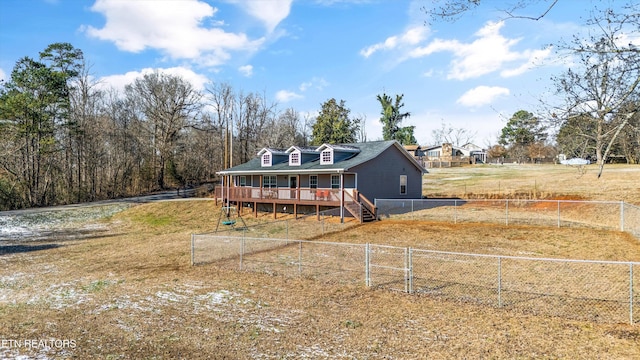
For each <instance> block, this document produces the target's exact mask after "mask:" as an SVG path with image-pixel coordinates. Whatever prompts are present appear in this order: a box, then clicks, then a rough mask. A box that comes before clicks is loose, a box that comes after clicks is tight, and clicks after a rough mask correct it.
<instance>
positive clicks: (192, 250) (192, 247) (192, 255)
mask: <svg viewBox="0 0 640 360" xmlns="http://www.w3.org/2000/svg"><path fill="white" fill-rule="evenodd" d="M194 253H195V235H194V234H191V266H193V265H194V264H195V254H194Z"/></svg>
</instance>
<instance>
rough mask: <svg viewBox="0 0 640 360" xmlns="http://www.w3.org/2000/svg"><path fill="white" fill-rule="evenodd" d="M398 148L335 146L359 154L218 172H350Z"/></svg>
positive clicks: (250, 163) (384, 145) (378, 144)
mask: <svg viewBox="0 0 640 360" xmlns="http://www.w3.org/2000/svg"><path fill="white" fill-rule="evenodd" d="M394 145H395V146H397V147H398V148H399V149H400V150H402V151H404V149H403V148H402V146H401V145H399V144H398V142H396V141H395V140H389V141H372V142H363V143H354V144H338V145H333V146H332V148H333V149H334V151H340V149H341V148H343V149H345V150H346V149H350V150H351V151H350V152H352V151H353V150H355V149H357V150H359V152H357V153H354V154H353V155H352V156H350V157H347V158H346V159H343V160H340V161H337V162H335V163H334V164H331V165H320V159H319V158H318V159H315V160H313V161H308V162H304V163H302V164H300V165H298V166H289V162H287V161H285V162H281V163H278V164H273V165H272V166H269V167H262V166H261V163H260V158H259V157H256V158H253V159H251V160H249V161H248V162H246V163H244V164H240V165H237V166H234V167H232V168H229V169H226V170H223V171H220V172H218V174H221V175H231V174H234V175H236V174H243V173H245V174H250V173H253V174H255V173H278V174H287V173H289V174H294V173H302V172H305V173H310V172H311V173H313V172H317V173H322V172H336V171H349V169H351V168H353V167H355V166H358V165H360V164H363V163H365V162H367V161H369V160H372V159H374V158H376V157H377V156H378V155H380V154H381V153H382V152H383V151H385V150H386V149H388V148H389V147H391V146H394ZM407 157H408V158H409V159H410V160H411V161H412V162H413V163H414V164H415V165H416V167H418V168H420V169H421V170H422V171H424V168H422V166H420V165H419V164H418V163H417V162H416V161H415V159H413V157H411V155H409V154H408V153H407Z"/></svg>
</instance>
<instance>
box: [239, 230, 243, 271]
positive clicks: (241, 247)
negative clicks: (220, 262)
mask: <svg viewBox="0 0 640 360" xmlns="http://www.w3.org/2000/svg"><path fill="white" fill-rule="evenodd" d="M243 255H244V236H243V237H242V239H241V240H240V270H242V256H243Z"/></svg>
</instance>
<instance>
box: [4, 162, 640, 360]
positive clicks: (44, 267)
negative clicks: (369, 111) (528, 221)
mask: <svg viewBox="0 0 640 360" xmlns="http://www.w3.org/2000/svg"><path fill="white" fill-rule="evenodd" d="M639 183H640V167H623V166H617V167H608V168H606V169H605V173H604V175H603V177H602V178H601V179H596V177H595V170H593V171H592V170H591V169H588V170H587V172H586V173H585V174H578V172H577V170H576V169H574V168H568V167H563V166H555V167H552V166H544V167H540V168H538V167H522V166H503V167H491V166H481V167H474V168H457V169H433V170H432V171H431V173H430V174H428V175H426V176H425V193H426V194H427V195H428V196H430V197H433V196H458V197H465V195H466V196H474V197H480V196H481V194H483V192H484V193H485V194H486V196H487V197H492V198H496V197H499V196H516V197H524V196H531V197H535V198H564V197H569V198H580V199H598V200H603V199H606V200H624V201H627V202H630V203H635V204H639V201H640V197H639V195H638V186H639ZM608 195H610V196H608ZM218 215H219V209H216V208H215V207H214V205H213V202H210V201H197V200H193V201H180V202H161V203H155V204H145V205H139V206H135V207H132V208H130V209H128V210H125V211H123V212H120V213H118V214H115V215H112V216H110V217H109V218H106V219H105V220H103V221H101V222H99V223H98V224H97V225H96V226H88V225H87V224H83V225H82V229H84V230H83V232H82V233H81V234H80V235H77V234H76V235H75V236H69V235H71V233H72V231H71V230H69V229H65V231H60V232H55V233H52V234H50V236H49V237H48V238H46V239H42V238H39V239H38V240H35V241H29V242H16V241H13V242H3V243H0V341H1V343H0V358H17V357H19V356H21V357H20V358H21V359H30V358H34V359H35V358H37V359H59V358H77V359H92V358H96V359H175V358H190V359H198V358H201V359H301V358H302V359H304V358H306V359H318V358H320V359H322V358H338V359H416V358H424V359H427V358H428V359H452V358H455V359H457V358H469V359H480V358H489V359H531V358H547V359H556V358H566V359H576V358H581V359H635V358H640V327H639V326H638V325H637V324H636V325H629V324H625V323H620V324H602V323H594V322H587V321H576V320H568V319H566V318H559V317H548V316H534V315H527V314H521V313H516V312H511V311H505V310H500V309H494V308H489V307H483V306H478V305H473V304H466V303H461V302H456V301H444V300H438V299H435V298H431V297H429V296H410V295H407V294H404V293H400V292H391V291H386V290H379V289H372V288H367V287H365V286H363V285H359V284H355V285H354V284H346V285H338V284H335V283H333V282H327V281H314V280H310V279H308V278H306V277H302V278H296V277H287V276H282V275H278V274H271V275H270V274H265V273H254V272H251V273H248V272H239V271H233V270H225V269H221V268H219V267H216V266H213V265H204V266H196V267H192V266H190V248H189V238H190V234H191V233H203V232H208V231H211V230H213V229H215V226H216V222H217V218H218ZM260 220H264V221H269V220H272V215H271V214H266V215H264V216H263V217H262V218H260V219H257V220H256V219H252V218H249V217H248V218H247V221H251V222H256V221H260ZM91 229H94V230H93V231H91ZM325 239H326V240H330V241H348V242H356V243H363V242H376V243H380V244H388V245H398V246H414V247H420V248H427V249H434V250H445V251H464V252H477V253H487V254H502V255H522V254H526V255H528V256H541V257H568V258H580V259H607V260H624V261H640V241H638V240H637V239H635V238H632V237H630V236H628V235H627V234H625V233H620V232H606V231H596V230H584V229H555V228H539V227H530V226H516V227H508V228H507V227H504V226H499V225H489V224H458V225H453V224H447V223H434V222H419V223H416V222H414V223H411V222H408V221H405V220H383V221H380V222H377V223H372V224H367V225H364V226H358V227H352V228H350V229H349V230H345V231H344V232H339V233H334V234H332V235H331V236H327V237H326V238H325ZM30 340H35V341H36V342H35V343H33V342H28V341H30ZM42 340H44V341H49V342H48V343H47V342H44V343H43V342H40V343H38V342H37V341H42ZM65 341H66V342H65ZM28 345H29V346H28Z"/></svg>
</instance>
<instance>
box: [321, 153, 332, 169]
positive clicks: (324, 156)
mask: <svg viewBox="0 0 640 360" xmlns="http://www.w3.org/2000/svg"><path fill="white" fill-rule="evenodd" d="M330 164H333V150H331V149H328V150H322V152H321V153H320V165H330Z"/></svg>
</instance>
